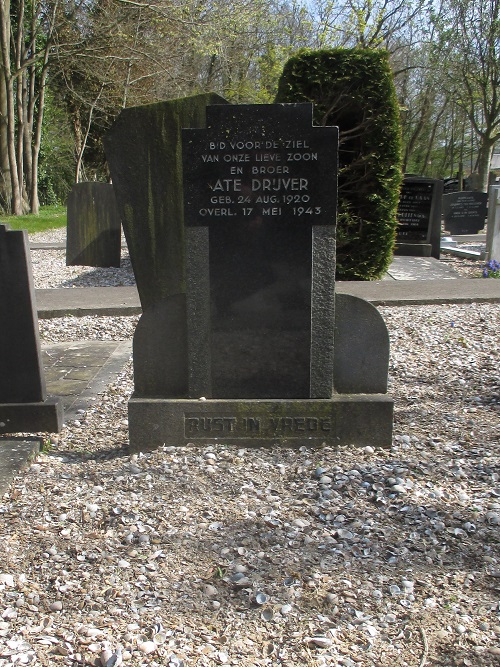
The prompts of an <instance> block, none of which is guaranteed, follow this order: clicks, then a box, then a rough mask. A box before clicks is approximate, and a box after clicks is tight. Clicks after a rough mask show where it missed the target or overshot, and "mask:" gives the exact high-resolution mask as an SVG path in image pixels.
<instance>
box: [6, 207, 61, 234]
mask: <svg viewBox="0 0 500 667" xmlns="http://www.w3.org/2000/svg"><path fill="white" fill-rule="evenodd" d="M0 224H6V225H9V227H10V229H26V230H27V231H28V233H29V234H34V233H36V232H45V231H47V229H57V228H59V227H66V207H65V206H41V207H40V213H39V214H38V215H32V214H30V215H19V216H15V215H2V216H0Z"/></svg>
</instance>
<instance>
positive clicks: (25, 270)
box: [0, 225, 46, 403]
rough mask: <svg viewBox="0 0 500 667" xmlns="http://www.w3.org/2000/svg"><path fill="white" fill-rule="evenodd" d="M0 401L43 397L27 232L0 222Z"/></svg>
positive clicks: (39, 398)
mask: <svg viewBox="0 0 500 667" xmlns="http://www.w3.org/2000/svg"><path fill="white" fill-rule="evenodd" d="M0 322H1V326H0V403H7V402H9V403H20V402H34V401H43V400H44V399H45V397H46V391H45V379H44V376H43V368H42V362H41V350H40V340H39V334H38V317H37V313H36V306H35V290H34V285H33V276H32V272H31V260H30V255H29V246H28V234H27V232H25V231H21V230H10V229H8V227H7V226H6V225H0Z"/></svg>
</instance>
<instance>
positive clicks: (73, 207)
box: [66, 182, 121, 267]
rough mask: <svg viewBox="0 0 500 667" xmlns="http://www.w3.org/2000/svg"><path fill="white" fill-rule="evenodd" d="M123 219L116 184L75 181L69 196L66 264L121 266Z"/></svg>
mask: <svg viewBox="0 0 500 667" xmlns="http://www.w3.org/2000/svg"><path fill="white" fill-rule="evenodd" d="M120 255H121V222H120V215H119V213H118V208H117V206H116V199H115V193H114V190H113V186H112V185H110V184H109V183H94V182H87V183H75V185H73V188H72V189H71V192H70V193H69V197H68V228H67V236H66V265H67V266H100V267H109V266H120Z"/></svg>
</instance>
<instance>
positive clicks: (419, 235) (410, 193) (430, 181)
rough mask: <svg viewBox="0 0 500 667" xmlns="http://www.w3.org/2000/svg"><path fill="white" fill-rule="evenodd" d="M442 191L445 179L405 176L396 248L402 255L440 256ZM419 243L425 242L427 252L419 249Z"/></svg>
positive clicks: (399, 209)
mask: <svg viewBox="0 0 500 667" xmlns="http://www.w3.org/2000/svg"><path fill="white" fill-rule="evenodd" d="M442 194H443V181H442V180H439V179H436V178H424V177H420V176H410V177H405V179H404V182H403V186H402V188H401V195H400V199H399V205H398V212H397V219H398V227H397V234H396V242H397V245H396V251H397V252H398V251H399V254H410V255H411V254H428V255H432V257H435V258H436V259H439V250H440V237H441V197H442ZM419 245H422V247H424V245H425V247H426V248H427V252H422V253H421V252H418V246H419ZM405 246H406V248H407V249H408V250H407V252H405ZM412 248H413V251H412Z"/></svg>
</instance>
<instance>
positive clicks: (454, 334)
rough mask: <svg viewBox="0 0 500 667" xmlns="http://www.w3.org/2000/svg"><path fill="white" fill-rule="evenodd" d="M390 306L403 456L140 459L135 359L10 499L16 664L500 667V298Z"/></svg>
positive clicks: (2, 522) (370, 452)
mask: <svg viewBox="0 0 500 667" xmlns="http://www.w3.org/2000/svg"><path fill="white" fill-rule="evenodd" d="M380 310H381V312H382V314H383V316H384V318H385V321H386V323H387V326H388V329H389V332H390V336H391V362H390V391H391V393H392V395H393V396H394V399H395V424H394V440H393V445H392V447H391V448H389V449H386V450H381V449H375V448H373V447H372V446H371V444H370V442H369V440H368V441H367V442H366V445H365V446H364V447H362V448H359V449H354V450H350V449H348V448H345V449H341V450H338V449H334V448H323V449H318V450H312V449H309V448H302V449H300V450H299V451H295V450H291V449H280V448H270V449H245V448H240V449H238V448H237V447H234V448H224V447H220V446H207V447H201V448H189V447H182V448H166V449H163V450H158V451H156V452H153V453H149V454H147V455H142V456H137V455H134V456H127V455H125V453H124V448H125V447H126V444H127V400H128V397H129V395H130V393H131V391H132V371H131V367H130V366H128V367H127V368H125V369H124V371H123V373H122V374H121V376H120V377H118V378H117V379H116V382H114V383H113V384H112V385H110V386H109V387H108V388H107V390H106V392H105V393H103V394H102V395H100V396H99V397H98V400H96V402H95V406H94V407H93V409H92V410H89V411H88V412H87V413H84V414H82V415H81V418H80V419H79V420H78V421H74V422H71V423H69V424H68V425H66V426H65V428H64V430H63V431H62V433H61V434H59V435H58V436H57V437H54V438H53V441H52V446H51V447H50V448H49V449H48V451H46V452H45V453H44V454H42V455H40V456H39V457H38V459H37V460H36V462H34V463H33V464H32V465H31V467H30V469H29V470H28V471H26V472H25V473H22V474H20V475H19V476H18V477H17V478H16V479H15V481H14V483H13V485H12V488H11V490H10V492H9V493H8V494H6V495H5V496H4V497H3V498H2V499H0V501H1V502H0V530H1V534H2V540H1V541H0V616H1V619H0V665H1V666H4V665H5V666H7V665H12V664H34V665H54V664H56V665H57V664H59V665H108V666H109V667H112V665H117V664H118V663H119V661H120V660H122V661H123V665H125V666H127V667H128V666H131V667H139V666H141V667H142V666H143V665H162V666H164V665H167V666H177V667H178V666H180V665H185V667H189V666H191V665H193V666H194V665H197V666H202V667H212V666H215V665H242V666H243V667H247V666H248V667H250V666H254V665H255V666H260V665H269V666H273V667H274V666H278V665H279V666H283V667H292V666H294V667H295V666H297V667H299V666H300V667H303V666H307V667H309V666H318V667H319V666H323V665H329V666H335V667H338V666H342V667H356V666H360V667H393V666H402V667H403V666H404V667H407V666H408V667H413V666H415V667H424V665H435V666H438V665H439V666H443V667H444V666H447V667H451V666H455V665H468V666H474V667H475V666H486V665H488V666H493V665H498V664H499V661H500V562H499V559H500V552H499V540H500V536H499V526H500V466H499V461H498V444H499V436H500V419H499V406H500V398H499V393H500V370H499V369H500V345H499V338H498V331H499V325H500V317H499V309H498V305H489V304H484V305H475V304H473V305H468V306H461V305H460V306H458V305H454V306H440V307H435V306H416V307H398V308H387V307H384V308H381V309H380ZM136 319H137V318H92V317H88V318H81V319H80V320H78V321H75V320H76V318H69V319H68V318H64V319H62V320H46V321H42V322H41V323H40V324H41V328H42V337H43V339H44V340H45V341H48V342H49V341H51V340H54V341H60V340H65V339H67V340H68V341H70V340H74V339H75V338H78V339H85V337H86V338H88V339H101V338H103V337H109V336H118V337H119V338H120V339H121V338H122V337H123V338H127V337H130V336H131V335H132V332H133V329H134V326H135V322H136Z"/></svg>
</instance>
